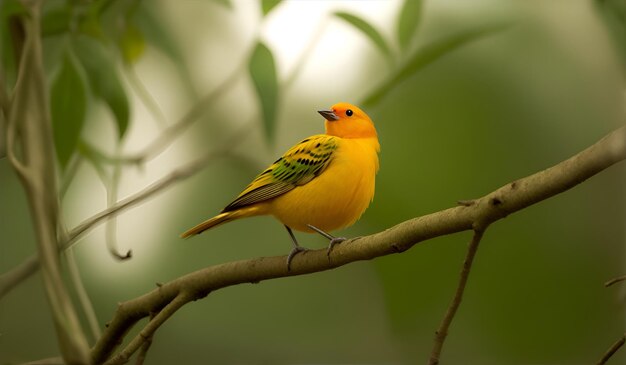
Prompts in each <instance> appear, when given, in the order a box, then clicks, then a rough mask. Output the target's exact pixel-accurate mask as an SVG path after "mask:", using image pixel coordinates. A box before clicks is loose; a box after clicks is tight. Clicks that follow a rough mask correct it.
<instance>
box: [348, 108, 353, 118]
mask: <svg viewBox="0 0 626 365" xmlns="http://www.w3.org/2000/svg"><path fill="white" fill-rule="evenodd" d="M352 114H354V113H353V112H352V109H348V110H346V115H347V116H349V117H351V116H352Z"/></svg>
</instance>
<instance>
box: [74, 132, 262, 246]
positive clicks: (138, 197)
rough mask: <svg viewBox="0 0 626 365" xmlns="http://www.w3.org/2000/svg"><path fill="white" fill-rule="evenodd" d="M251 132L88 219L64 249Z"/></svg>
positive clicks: (237, 137)
mask: <svg viewBox="0 0 626 365" xmlns="http://www.w3.org/2000/svg"><path fill="white" fill-rule="evenodd" d="M249 131H250V128H249V125H247V124H246V125H244V126H243V127H241V128H240V129H239V130H238V131H237V132H235V133H234V134H233V136H231V137H230V138H228V139H226V140H225V141H224V142H223V144H222V145H221V146H220V147H218V148H216V149H215V150H213V151H211V152H209V153H207V154H206V155H204V156H203V157H201V158H199V159H197V160H195V161H193V162H190V163H188V164H187V165H185V166H183V167H180V168H178V169H176V170H174V171H173V172H171V173H170V174H169V175H167V176H166V177H164V178H162V179H161V180H158V181H157V182H155V183H153V184H151V185H149V186H148V187H146V188H144V189H142V190H141V191H139V192H137V193H135V194H133V195H131V196H129V197H128V198H125V199H122V200H120V201H119V202H117V203H116V204H114V205H112V206H110V207H109V208H107V209H104V210H103V211H101V212H100V213H97V214H95V215H93V216H91V217H90V218H87V219H86V220H85V221H83V222H82V223H80V224H79V225H78V226H76V227H75V228H74V229H72V230H71V231H70V233H69V241H68V242H66V243H65V244H64V247H69V246H71V245H72V244H73V243H75V242H76V240H77V239H78V238H80V237H81V236H82V235H83V234H84V233H86V232H87V231H89V230H91V229H93V228H94V227H95V226H97V225H98V224H100V223H102V222H103V221H105V220H106V219H108V218H110V217H113V216H116V215H118V214H119V213H121V212H122V211H124V210H126V209H128V208H130V207H132V206H135V205H137V204H138V203H140V202H142V201H144V200H146V199H148V198H150V197H152V196H153V195H154V194H155V193H157V192H159V191H161V190H163V189H164V188H167V187H170V186H171V185H172V184H173V183H174V182H177V181H179V180H183V179H186V178H188V177H190V176H192V175H194V174H196V173H197V172H199V171H200V170H202V168H203V167H205V166H206V165H207V164H208V163H210V162H212V161H214V160H215V158H217V157H221V156H223V155H224V154H225V153H226V152H227V151H228V150H230V149H231V148H232V147H233V145H234V142H235V141H237V140H239V139H242V138H244V136H245V135H246V134H247V133H249Z"/></svg>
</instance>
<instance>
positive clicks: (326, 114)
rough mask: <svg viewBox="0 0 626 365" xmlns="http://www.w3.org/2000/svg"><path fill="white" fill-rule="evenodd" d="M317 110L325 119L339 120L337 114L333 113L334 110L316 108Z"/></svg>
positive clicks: (330, 120)
mask: <svg viewBox="0 0 626 365" xmlns="http://www.w3.org/2000/svg"><path fill="white" fill-rule="evenodd" d="M317 112H318V113H320V114H321V115H322V117H324V118H326V120H327V121H329V122H333V121H335V120H339V117H338V116H337V114H335V112H334V111H332V110H318V111H317Z"/></svg>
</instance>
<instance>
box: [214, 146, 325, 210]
mask: <svg viewBox="0 0 626 365" xmlns="http://www.w3.org/2000/svg"><path fill="white" fill-rule="evenodd" d="M335 149H337V137H334V136H328V135H324V134H320V135H316V136H312V137H309V138H307V139H304V140H302V141H301V142H300V143H298V144H296V145H295V146H293V147H291V149H289V150H288V151H287V152H285V154H284V155H283V156H282V157H281V158H279V159H278V160H276V161H275V162H274V163H273V164H272V165H271V166H270V167H268V168H267V169H265V171H263V172H262V173H261V174H260V175H259V176H257V177H256V178H255V179H254V180H253V181H252V182H251V183H250V185H248V186H247V187H246V189H245V190H244V191H243V192H242V193H241V194H239V196H238V197H237V199H235V200H234V201H233V202H232V203H230V204H229V205H228V206H227V207H226V208H224V210H222V212H228V211H232V210H236V209H238V208H241V207H244V206H247V205H251V204H255V203H259V202H262V201H265V200H268V199H271V198H275V197H277V196H279V195H282V194H284V193H286V192H288V191H289V190H291V189H293V188H295V187H297V186H299V185H304V184H306V183H308V182H309V181H311V180H313V179H314V178H315V177H316V176H318V175H319V174H321V173H322V171H324V169H325V168H326V167H327V166H328V164H329V163H330V162H331V160H332V158H333V152H334V151H335Z"/></svg>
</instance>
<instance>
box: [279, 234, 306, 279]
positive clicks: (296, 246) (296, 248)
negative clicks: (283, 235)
mask: <svg viewBox="0 0 626 365" xmlns="http://www.w3.org/2000/svg"><path fill="white" fill-rule="evenodd" d="M285 228H287V232H289V236H291V242H292V243H293V249H292V250H291V252H290V253H289V256H287V271H291V260H293V258H294V257H295V256H296V255H297V254H298V253H299V252H303V251H308V250H309V249H308V248H306V247H302V246H300V245H299V244H298V240H296V236H294V234H293V232H292V231H291V228H289V226H287V225H285Z"/></svg>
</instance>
